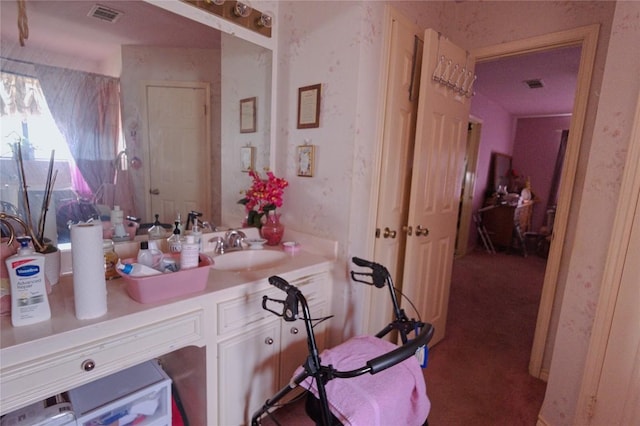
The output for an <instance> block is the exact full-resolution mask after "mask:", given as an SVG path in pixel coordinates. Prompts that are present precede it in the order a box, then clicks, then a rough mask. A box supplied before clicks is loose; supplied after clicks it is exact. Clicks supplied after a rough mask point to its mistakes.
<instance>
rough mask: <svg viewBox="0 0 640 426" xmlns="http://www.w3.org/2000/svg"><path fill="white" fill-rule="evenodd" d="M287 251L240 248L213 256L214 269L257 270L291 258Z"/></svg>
mask: <svg viewBox="0 0 640 426" xmlns="http://www.w3.org/2000/svg"><path fill="white" fill-rule="evenodd" d="M289 257H290V256H288V255H287V254H286V253H285V252H282V251H275V250H240V251H232V252H230V253H225V254H221V255H219V256H216V257H214V258H213V266H212V268H213V269H218V270H220V271H256V270H259V269H265V268H271V267H273V266H276V265H278V264H280V263H282V262H284V261H286V260H287V258H289Z"/></svg>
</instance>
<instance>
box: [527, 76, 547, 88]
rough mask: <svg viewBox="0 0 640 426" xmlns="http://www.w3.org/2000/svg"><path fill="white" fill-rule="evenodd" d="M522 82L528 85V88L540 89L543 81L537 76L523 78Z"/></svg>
mask: <svg viewBox="0 0 640 426" xmlns="http://www.w3.org/2000/svg"><path fill="white" fill-rule="evenodd" d="M524 84H526V85H527V86H529V89H541V88H543V87H544V83H543V82H542V80H540V79H539V78H535V79H533V80H525V81H524Z"/></svg>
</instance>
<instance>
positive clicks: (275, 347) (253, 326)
mask: <svg viewBox="0 0 640 426" xmlns="http://www.w3.org/2000/svg"><path fill="white" fill-rule="evenodd" d="M288 282H289V283H290V284H292V285H294V286H296V287H297V288H298V289H299V290H300V291H301V292H302V294H303V295H304V296H305V298H306V299H307V303H308V305H309V310H310V313H311V317H312V318H321V317H323V316H325V315H327V311H328V306H329V301H330V300H331V276H330V274H329V273H328V272H323V273H318V274H313V275H309V276H305V277H299V278H295V279H291V280H288ZM264 295H266V296H268V297H270V298H273V299H279V300H284V299H285V297H286V294H285V293H284V292H282V291H281V290H278V289H276V288H274V287H270V288H267V289H263V290H260V291H255V292H253V293H247V294H242V295H238V294H234V295H233V297H231V298H230V299H228V300H224V301H220V302H219V303H218V308H217V313H218V333H219V335H218V348H217V349H218V383H219V386H218V391H219V393H218V408H219V411H218V424H220V425H240V424H248V423H249V422H250V419H251V416H252V414H253V413H254V412H255V411H256V410H257V409H258V408H260V407H261V406H262V404H263V403H264V402H265V401H266V400H267V399H268V398H270V397H271V396H273V394H275V392H276V391H277V390H278V389H279V388H280V387H282V386H284V385H285V384H286V383H287V382H289V379H291V376H292V374H293V372H294V370H295V369H296V368H297V367H298V366H300V365H301V364H302V363H303V362H304V361H305V359H306V358H307V355H308V349H307V343H306V342H307V334H306V330H305V325H304V322H303V321H302V320H297V321H292V322H288V321H284V319H282V318H281V317H278V316H276V315H274V314H272V313H270V312H268V311H266V310H264V309H263V308H262V298H263V296H264ZM268 306H269V307H270V308H271V309H273V310H274V311H276V312H281V311H282V305H280V304H277V303H273V302H271V303H269V305H268ZM299 314H300V316H302V309H300V312H299ZM325 330H326V322H324V323H322V324H321V325H319V326H318V327H316V329H315V332H316V338H317V344H318V346H319V347H320V349H322V348H323V347H324V342H325Z"/></svg>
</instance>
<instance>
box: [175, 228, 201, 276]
mask: <svg viewBox="0 0 640 426" xmlns="http://www.w3.org/2000/svg"><path fill="white" fill-rule="evenodd" d="M199 249H200V247H199V245H198V243H196V240H195V238H194V237H193V235H187V240H186V241H185V242H184V243H183V244H182V251H181V252H180V270H182V269H189V268H197V267H198V260H199V257H200V254H199V252H200V250H199Z"/></svg>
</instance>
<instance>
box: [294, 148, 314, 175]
mask: <svg viewBox="0 0 640 426" xmlns="http://www.w3.org/2000/svg"><path fill="white" fill-rule="evenodd" d="M315 151H316V150H315V146H314V145H300V146H298V153H297V156H296V159H297V166H296V170H297V171H298V176H302V177H313V173H314V169H315Z"/></svg>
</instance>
